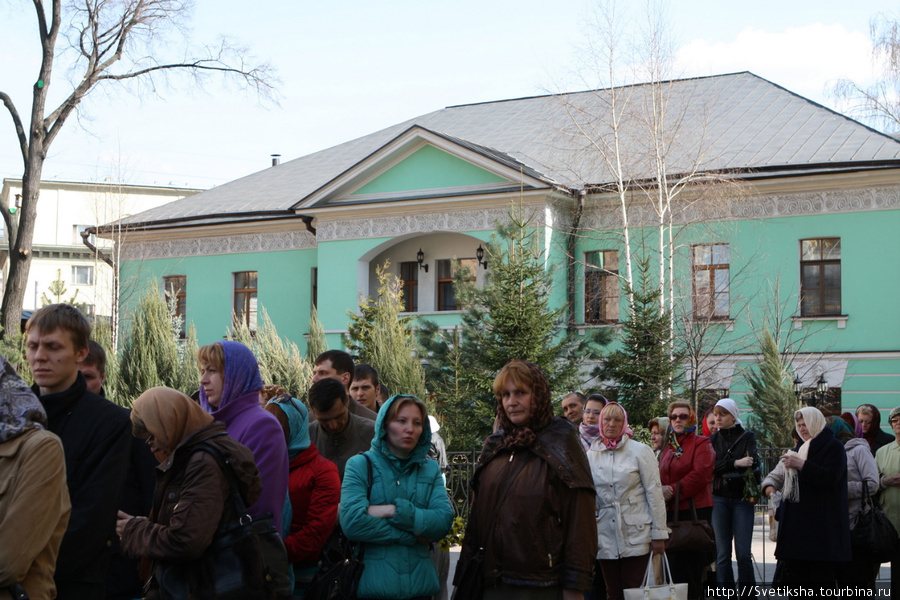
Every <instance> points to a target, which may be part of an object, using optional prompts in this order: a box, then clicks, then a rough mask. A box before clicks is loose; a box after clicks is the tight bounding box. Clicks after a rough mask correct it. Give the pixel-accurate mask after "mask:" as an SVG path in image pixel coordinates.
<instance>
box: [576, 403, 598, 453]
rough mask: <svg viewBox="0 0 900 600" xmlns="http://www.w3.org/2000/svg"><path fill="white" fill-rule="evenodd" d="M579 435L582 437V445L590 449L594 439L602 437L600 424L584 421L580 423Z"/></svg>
mask: <svg viewBox="0 0 900 600" xmlns="http://www.w3.org/2000/svg"><path fill="white" fill-rule="evenodd" d="M604 408H605V407H604ZM601 412H603V411H601ZM578 437H580V438H581V445H582V446H584V449H585V450H590V449H591V444H593V443H594V440H596V439H597V438H598V437H600V424H599V423H598V424H597V425H588V424H587V423H585V422H584V421H582V422H581V424H579V425H578Z"/></svg>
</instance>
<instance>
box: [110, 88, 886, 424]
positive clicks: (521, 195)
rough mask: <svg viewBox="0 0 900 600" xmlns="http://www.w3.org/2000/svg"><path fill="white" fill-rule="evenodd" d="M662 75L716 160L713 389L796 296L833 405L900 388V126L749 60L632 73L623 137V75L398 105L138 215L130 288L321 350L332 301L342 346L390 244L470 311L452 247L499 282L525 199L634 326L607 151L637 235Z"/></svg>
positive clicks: (699, 301) (685, 228)
mask: <svg viewBox="0 0 900 600" xmlns="http://www.w3.org/2000/svg"><path fill="white" fill-rule="evenodd" d="M653 91H662V92H663V93H664V94H665V95H666V96H665V97H666V99H667V100H668V105H667V111H668V113H667V114H668V118H669V122H670V123H675V122H677V124H678V133H677V135H673V136H672V137H671V139H667V140H666V148H665V152H666V173H667V175H668V177H670V178H671V180H673V181H674V180H677V179H678V178H679V177H681V176H683V174H684V173H685V172H689V171H691V170H692V169H696V170H697V172H699V173H707V174H709V177H708V178H706V180H705V183H704V184H703V185H700V184H693V185H690V186H687V187H686V189H685V190H684V191H683V193H682V195H681V196H679V198H678V199H677V200H676V206H677V213H676V214H675V215H674V216H673V221H672V222H673V225H674V226H675V228H676V229H677V230H678V235H679V243H678V247H677V251H676V253H675V255H674V256H673V257H672V268H673V269H674V271H675V273H677V281H678V289H677V292H678V293H679V294H680V296H679V297H680V299H681V300H680V303H681V305H682V306H681V308H682V309H683V314H682V316H684V317H685V319H684V320H683V321H682V325H681V327H682V329H680V330H679V331H678V335H687V330H688V329H690V328H692V327H696V326H698V325H697V324H700V323H703V324H704V325H703V326H705V327H708V328H709V329H710V332H711V333H710V338H712V339H715V340H717V342H716V343H717V344H718V345H717V346H716V351H715V352H714V353H713V355H711V356H708V357H705V358H704V361H703V362H704V363H705V364H706V366H707V367H709V368H708V369H707V374H706V376H705V377H704V378H703V382H702V389H704V390H705V391H706V392H708V394H709V396H710V398H715V397H717V396H718V395H721V394H723V393H728V394H730V395H731V396H732V397H734V398H736V399H738V400H739V401H741V399H742V398H743V397H745V395H746V394H747V393H748V392H749V388H748V385H747V383H746V381H745V380H744V377H743V374H742V373H743V369H744V368H746V367H748V366H749V365H750V364H751V363H752V361H754V360H755V359H756V355H757V353H758V351H759V345H758V343H756V341H755V339H754V336H755V334H757V333H760V332H761V331H762V329H763V327H764V323H765V319H766V318H767V317H771V316H773V315H775V314H776V313H778V316H779V317H781V319H780V326H781V327H782V329H783V330H784V331H787V332H796V333H795V334H794V339H795V341H796V342H797V344H798V345H797V346H796V347H795V348H793V350H792V352H791V354H790V360H791V362H792V368H793V371H794V373H796V374H797V375H799V376H800V379H801V383H802V386H803V387H804V388H814V387H815V385H816V382H817V381H818V380H819V378H820V377H822V376H824V377H825V379H826V380H827V381H828V383H829V386H830V388H831V389H830V392H829V402H828V404H829V407H830V410H835V409H837V408H840V407H841V406H843V407H846V408H853V407H856V406H857V405H858V404H861V403H864V402H868V403H872V404H875V405H876V406H879V407H880V408H882V409H884V410H885V411H887V410H888V409H890V408H891V407H894V406H896V405H897V404H898V403H900V316H898V312H897V310H896V305H897V298H900V277H897V274H898V273H900V235H898V232H900V142H898V140H896V139H894V138H892V137H890V136H887V135H884V134H882V133H880V132H878V131H875V130H873V129H870V128H868V127H866V126H864V125H862V124H860V123H858V122H856V121H853V120H852V119H849V118H847V117H846V116H844V115H841V114H839V113H836V112H834V111H832V110H829V109H827V108H825V107H823V106H821V105H818V104H816V103H814V102H811V101H810V100H808V99H806V98H803V97H801V96H798V95H796V94H794V93H792V92H790V91H789V90H787V89H785V88H783V87H780V86H778V85H775V84H773V83H771V82H769V81H766V80H765V79H762V78H760V77H757V76H755V75H753V74H751V73H746V72H745V73H735V74H729V75H719V76H713V77H701V78H694V79H684V80H676V81H672V82H666V83H664V84H662V85H661V86H659V87H656V88H654V87H652V86H649V85H635V86H629V87H627V88H620V89H617V90H615V93H616V94H618V101H619V102H620V103H621V102H623V101H625V100H627V101H628V102H629V105H630V106H631V107H634V110H635V114H627V113H624V114H621V115H619V116H620V117H621V119H620V130H619V136H618V139H614V138H613V136H612V130H611V123H612V118H611V113H610V107H611V105H612V104H611V98H612V92H611V91H610V90H597V91H590V92H581V93H572V94H558V95H550V96H540V97H532V98H520V99H512V100H504V101H498V102H485V103H480V104H470V105H461V106H452V107H449V108H445V109H442V110H438V111H435V112H432V113H429V114H426V115H422V116H420V117H416V118H413V119H410V120H408V121H405V122H403V123H398V124H397V125H394V126H392V127H388V128H387V129H383V130H381V131H378V132H375V133H372V134H370V135H366V136H364V137H361V138H359V139H356V140H352V141H349V142H346V143H344V144H340V145H337V146H334V147H332V148H328V149H325V150H322V151H320V152H316V153H314V154H310V155H308V156H303V157H301V158H298V159H296V160H291V161H288V162H285V163H283V164H280V165H277V166H273V167H272V168H270V169H266V170H264V171H261V172H259V173H255V174H252V175H249V176H247V177H243V178H241V179H238V180H236V181H232V182H230V183H227V184H225V185H221V186H219V187H216V188H214V189H211V190H208V191H205V192H203V193H200V194H196V195H194V196H191V197H188V198H185V199H184V200H181V201H178V202H174V203H172V204H169V205H166V206H163V207H159V208H156V209H151V210H149V211H147V212H144V213H142V214H138V215H134V216H131V217H128V218H126V219H124V220H123V222H122V224H121V226H122V227H124V228H125V229H126V230H127V231H128V232H129V235H128V238H127V239H126V240H125V243H124V245H123V247H122V253H121V256H122V261H123V266H122V282H123V286H125V285H128V286H136V285H142V284H145V283H146V282H152V283H153V284H154V285H157V286H160V287H163V286H167V287H172V288H177V289H178V290H180V291H181V296H180V298H179V299H180V301H181V305H182V306H183V307H184V308H183V316H185V318H186V319H187V321H189V322H193V323H194V324H195V325H196V327H197V331H198V335H199V340H200V343H201V344H204V343H209V342H212V341H215V340H217V339H221V337H222V335H223V333H224V332H225V331H226V330H227V329H228V328H229V326H230V325H231V323H232V318H233V316H234V318H237V319H240V320H243V321H244V322H245V323H247V324H249V325H250V326H251V327H254V326H255V323H256V317H257V310H258V308H259V306H264V307H265V308H266V310H267V312H268V314H269V315H270V317H271V318H272V320H273V321H274V323H275V325H276V326H277V327H278V330H279V332H280V333H281V334H282V335H284V336H287V337H288V338H290V339H292V340H294V341H296V342H297V343H298V344H300V345H301V346H302V345H303V335H304V334H305V333H307V328H308V325H307V324H308V320H309V316H310V310H311V308H312V306H313V305H316V306H317V308H318V315H319V318H320V319H321V321H322V323H323V325H324V328H325V330H326V333H327V334H328V338H329V343H330V345H331V347H339V346H340V343H341V342H340V334H341V333H342V332H344V331H346V328H347V323H348V316H347V311H348V310H351V311H354V310H356V309H357V307H358V300H359V297H360V295H368V294H371V293H374V291H375V289H376V285H377V284H376V278H375V269H376V267H377V266H378V265H381V264H383V263H384V262H385V261H386V260H390V265H391V266H390V269H391V272H393V273H394V274H396V275H397V276H398V277H399V278H400V279H401V280H402V282H403V289H404V293H405V302H406V306H407V311H408V313H409V314H411V315H415V316H420V317H427V318H429V319H431V320H434V321H436V322H437V323H438V325H440V326H444V327H451V326H454V325H456V324H458V323H459V322H460V314H459V311H458V310H457V306H456V302H455V295H454V290H453V272H452V265H453V263H452V261H451V259H454V258H458V259H460V260H461V261H462V263H463V264H464V265H465V266H466V267H468V268H469V271H470V273H471V276H472V277H474V278H475V280H476V282H478V283H481V282H482V281H483V280H484V278H485V276H486V274H489V273H490V269H491V265H490V264H488V265H487V267H485V265H483V264H480V263H479V262H478V260H477V254H478V250H479V247H483V245H484V244H485V242H487V241H488V240H489V239H490V235H491V233H492V231H493V229H494V225H495V223H496V222H497V221H500V222H502V221H504V220H506V218H507V208H508V206H509V205H510V203H511V202H517V203H521V204H522V205H523V206H524V207H525V209H526V210H527V211H528V212H529V213H531V214H533V215H534V216H535V227H536V229H537V231H538V233H539V235H540V236H541V240H542V244H543V247H544V248H545V249H546V251H547V253H548V258H549V260H548V268H551V269H553V271H552V273H553V278H554V286H553V291H552V296H551V298H552V301H553V302H554V303H555V304H556V305H557V306H561V307H566V308H567V309H568V311H569V314H571V315H573V316H574V321H575V323H576V324H577V327H578V328H579V330H581V331H587V330H589V329H591V328H598V327H604V328H613V329H615V330H617V331H618V330H619V329H620V328H621V326H620V323H621V322H622V321H623V320H624V319H625V315H626V314H627V302H626V295H625V293H624V291H623V289H622V285H621V278H620V275H621V274H622V273H623V271H624V269H625V264H624V252H623V250H624V246H623V240H622V235H621V233H622V229H621V227H622V222H621V214H620V210H619V208H618V197H617V195H616V194H615V193H614V186H613V184H614V182H615V181H616V173H615V172H614V170H612V168H611V164H610V162H609V161H607V160H605V159H606V158H608V155H607V156H606V157H604V156H603V152H602V149H603V148H611V147H612V146H613V142H617V143H618V144H620V146H621V148H622V149H623V151H624V153H625V155H626V156H627V157H628V158H629V160H630V161H631V164H628V165H626V169H627V177H628V181H627V182H626V183H627V184H628V185H629V186H630V187H629V193H628V198H629V202H632V203H633V204H632V208H631V209H630V210H633V211H634V212H633V213H632V216H631V217H630V221H631V223H630V225H631V227H632V234H633V235H632V240H631V242H632V249H634V250H637V249H638V248H639V245H640V244H648V245H650V246H652V245H653V244H655V243H656V242H655V241H654V240H657V239H658V238H659V236H658V234H657V233H656V229H655V225H656V223H657V222H658V220H659V219H658V217H657V216H656V213H655V212H654V210H653V208H652V205H651V204H650V200H649V199H648V194H647V192H648V190H649V191H650V194H649V196H651V197H652V190H653V189H654V188H653V178H654V176H655V163H654V161H653V158H652V152H653V148H652V147H651V146H649V145H648V143H647V142H648V140H647V133H646V132H647V130H646V129H645V127H646V126H647V125H648V122H647V121H646V120H644V121H642V120H641V119H640V115H639V114H636V113H637V112H638V110H639V109H640V107H641V106H645V105H646V104H647V103H648V102H650V101H652V100H653V96H652V94H651V92H653ZM620 106H621V104H620ZM649 124H651V125H652V123H649ZM716 196H725V197H728V200H727V201H725V202H715V201H714V200H712V199H713V198H715V197H716ZM580 207H583V213H581V212H579V210H580ZM576 216H577V218H578V219H579V220H578V228H577V229H573V227H574V224H575V222H576ZM642 226H643V227H644V228H645V229H644V230H643V231H641V227H642ZM111 233H112V229H111V228H109V227H105V228H103V230H102V235H103V236H104V237H109V236H110V234H111ZM570 281H571V282H574V288H575V290H574V294H572V295H569V294H568V293H567V288H568V283H569V282H570ZM127 305H130V304H127V303H126V301H125V299H124V298H123V306H127ZM776 320H777V319H776ZM773 323H774V322H773ZM776 325H777V324H776ZM711 365H712V366H711ZM884 416H885V417H886V416H887V415H886V412H885V415H884ZM886 421H887V419H886V418H883V419H882V422H886Z"/></svg>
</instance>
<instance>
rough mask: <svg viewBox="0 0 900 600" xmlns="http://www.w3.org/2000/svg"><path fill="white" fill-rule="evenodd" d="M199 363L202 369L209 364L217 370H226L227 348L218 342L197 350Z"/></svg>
mask: <svg viewBox="0 0 900 600" xmlns="http://www.w3.org/2000/svg"><path fill="white" fill-rule="evenodd" d="M197 365H198V366H199V367H200V369H201V370H202V369H203V368H204V367H205V366H207V365H209V366H210V367H212V368H213V369H215V370H216V371H222V372H224V371H225V348H224V347H223V346H222V344H220V343H218V342H216V343H214V344H209V345H206V346H203V347H202V348H200V349H199V350H197Z"/></svg>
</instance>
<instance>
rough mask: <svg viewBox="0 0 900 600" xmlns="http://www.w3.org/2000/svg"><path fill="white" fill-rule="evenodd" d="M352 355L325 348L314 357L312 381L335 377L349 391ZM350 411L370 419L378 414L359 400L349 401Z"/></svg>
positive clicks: (311, 417) (373, 418)
mask: <svg viewBox="0 0 900 600" xmlns="http://www.w3.org/2000/svg"><path fill="white" fill-rule="evenodd" d="M353 371H354V367H353V357H352V356H350V355H349V354H347V353H346V352H344V351H343V350H326V351H325V352H323V353H322V354H320V355H319V356H317V357H316V361H315V363H314V367H313V378H312V381H313V383H316V382H317V381H319V380H321V379H325V378H326V377H331V378H334V379H337V380H338V381H340V382H341V383H342V384H343V385H344V389H345V390H347V391H349V390H350V384H351V383H352V382H353ZM349 406H350V412H351V413H353V414H354V415H359V416H361V417H364V418H366V419H369V420H370V421H374V420H375V417H376V416H378V415H377V414H376V413H375V411H373V410H369V409H368V408H366V407H365V406H363V405H362V404H360V403H359V402H351V403H350V405H349ZM314 417H315V415H314V414H313V415H310V422H313V421H315V418H314ZM366 449H367V450H368V448H366Z"/></svg>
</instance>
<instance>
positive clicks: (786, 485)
mask: <svg viewBox="0 0 900 600" xmlns="http://www.w3.org/2000/svg"><path fill="white" fill-rule="evenodd" d="M794 421H795V422H796V428H797V434H798V435H799V436H800V443H799V444H798V445H797V447H796V448H795V450H791V451H788V452H787V454H785V455H784V456H782V457H781V466H782V467H783V471H782V472H783V475H781V474H779V473H778V471H779V470H778V469H776V470H775V471H773V472H772V473H770V474H769V475H768V476H766V478H765V479H764V480H763V482H762V490H763V493H764V494H766V495H767V496H771V495H772V494H773V493H774V492H775V491H777V490H779V489H780V490H781V491H782V493H783V499H782V502H781V505H780V506H779V509H778V513H777V514H776V518H777V519H778V522H779V529H778V545H777V546H776V547H775V558H777V559H778V565H777V567H776V569H775V577H774V582H773V583H775V584H777V585H801V584H802V585H805V586H810V585H822V586H827V587H833V586H834V585H835V578H836V576H837V573H838V571H839V567H840V566H841V565H840V563H843V562H846V561H848V560H850V522H849V512H848V509H847V455H846V453H845V452H844V446H843V444H841V443H840V442H839V441H838V440H836V439H835V437H834V433H832V431H831V429H829V428H828V427H826V426H825V416H824V415H823V414H822V412H821V411H820V410H819V409H817V408H813V407H806V408H801V409H800V410H798V411H797V412H795V413H794Z"/></svg>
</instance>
